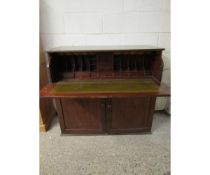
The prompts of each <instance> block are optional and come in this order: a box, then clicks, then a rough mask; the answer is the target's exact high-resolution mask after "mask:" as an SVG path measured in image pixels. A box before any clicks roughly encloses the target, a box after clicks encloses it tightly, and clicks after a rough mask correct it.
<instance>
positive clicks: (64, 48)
mask: <svg viewBox="0 0 210 175" xmlns="http://www.w3.org/2000/svg"><path fill="white" fill-rule="evenodd" d="M124 50H125V51H138V50H149V51H153V50H154V51H161V50H164V48H159V47H155V46H147V45H116V46H114V45H113V46H61V47H56V48H52V49H49V50H47V52H49V53H53V52H73V51H74V52H82V51H124Z"/></svg>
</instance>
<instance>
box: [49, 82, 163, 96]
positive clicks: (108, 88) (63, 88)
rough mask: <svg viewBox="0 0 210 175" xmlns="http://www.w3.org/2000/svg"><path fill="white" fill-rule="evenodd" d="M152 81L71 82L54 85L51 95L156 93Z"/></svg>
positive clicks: (157, 88)
mask: <svg viewBox="0 0 210 175" xmlns="http://www.w3.org/2000/svg"><path fill="white" fill-rule="evenodd" d="M158 90H159V86H158V85H157V84H156V83H155V82H154V81H153V80H152V79H112V80H102V79H100V80H72V81H63V82H59V83H56V85H55V87H54V88H53V89H52V91H51V93H54V94H56V93H71V94H72V93H87V94H88V93H138V92H158Z"/></svg>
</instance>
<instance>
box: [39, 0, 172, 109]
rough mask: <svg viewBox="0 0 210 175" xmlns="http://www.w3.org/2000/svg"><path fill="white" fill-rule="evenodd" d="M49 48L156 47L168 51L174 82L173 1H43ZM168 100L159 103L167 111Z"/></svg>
mask: <svg viewBox="0 0 210 175" xmlns="http://www.w3.org/2000/svg"><path fill="white" fill-rule="evenodd" d="M40 33H41V38H42V41H43V44H44V47H45V49H50V48H52V47H57V46H63V45H134V44H143V45H153V46H160V47H164V48H166V51H164V53H163V59H164V63H165V67H164V72H163V81H164V82H166V83H168V84H169V83H170V0H40ZM166 101H167V98H161V99H158V100H157V105H156V109H163V108H165V105H166Z"/></svg>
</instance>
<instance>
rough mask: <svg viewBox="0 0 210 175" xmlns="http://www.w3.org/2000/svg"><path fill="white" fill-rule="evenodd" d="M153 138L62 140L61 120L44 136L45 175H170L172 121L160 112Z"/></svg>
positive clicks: (42, 151)
mask: <svg viewBox="0 0 210 175" xmlns="http://www.w3.org/2000/svg"><path fill="white" fill-rule="evenodd" d="M152 131H153V132H152V134H147V135H104V136H60V127H59V124H58V120H57V118H56V119H55V120H54V122H53V126H52V128H51V129H50V130H49V131H48V132H47V133H40V174H41V175H104V174H106V175H108V174H109V175H169V174H170V117H169V116H167V115H165V114H164V113H160V112H157V113H155V115H154V120H153V128H152Z"/></svg>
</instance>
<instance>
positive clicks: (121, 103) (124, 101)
mask: <svg viewBox="0 0 210 175" xmlns="http://www.w3.org/2000/svg"><path fill="white" fill-rule="evenodd" d="M108 103H109V102H108ZM108 110H109V112H108V130H109V132H111V133H118V132H121V133H122V132H138V131H143V130H145V131H149V129H150V127H149V126H148V123H149V121H150V120H149V117H150V115H149V110H150V97H141V98H113V99H110V104H108Z"/></svg>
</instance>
